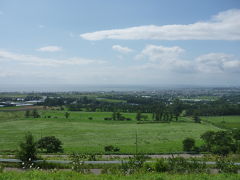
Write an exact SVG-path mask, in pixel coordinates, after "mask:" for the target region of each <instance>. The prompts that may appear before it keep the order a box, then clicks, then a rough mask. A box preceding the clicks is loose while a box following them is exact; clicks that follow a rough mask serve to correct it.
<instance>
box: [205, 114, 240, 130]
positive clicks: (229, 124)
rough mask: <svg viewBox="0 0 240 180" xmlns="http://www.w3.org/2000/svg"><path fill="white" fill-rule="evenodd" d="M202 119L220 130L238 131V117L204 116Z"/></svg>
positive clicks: (239, 123) (239, 119) (239, 124)
mask: <svg viewBox="0 0 240 180" xmlns="http://www.w3.org/2000/svg"><path fill="white" fill-rule="evenodd" d="M202 119H203V120H205V121H207V122H210V123H212V124H214V125H215V126H218V127H220V128H225V129H234V128H236V129H240V116H211V117H206V116H205V117H202Z"/></svg>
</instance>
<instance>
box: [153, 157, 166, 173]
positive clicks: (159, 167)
mask: <svg viewBox="0 0 240 180" xmlns="http://www.w3.org/2000/svg"><path fill="white" fill-rule="evenodd" d="M154 170H155V171H156V172H167V171H168V170H169V166H168V163H166V162H165V161H164V159H159V160H157V162H156V163H155V165H154Z"/></svg>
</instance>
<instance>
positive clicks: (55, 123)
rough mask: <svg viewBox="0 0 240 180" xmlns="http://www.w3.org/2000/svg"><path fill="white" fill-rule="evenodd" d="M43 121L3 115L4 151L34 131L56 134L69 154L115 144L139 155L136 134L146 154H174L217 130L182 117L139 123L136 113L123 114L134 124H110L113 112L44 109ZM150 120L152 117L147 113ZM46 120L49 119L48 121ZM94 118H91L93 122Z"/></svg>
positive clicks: (1, 141) (0, 134) (1, 137)
mask: <svg viewBox="0 0 240 180" xmlns="http://www.w3.org/2000/svg"><path fill="white" fill-rule="evenodd" d="M40 113H41V118H37V119H35V118H25V117H24V112H0V117H1V118H0V124H1V129H0V147H1V151H8V150H9V151H10V150H15V149H17V147H18V144H19V142H20V141H21V140H22V139H23V136H24V133H25V132H27V131H31V132H32V133H33V135H34V136H35V139H39V138H41V136H50V135H54V136H56V137H58V138H59V139H61V141H62V142H63V148H64V150H65V152H66V153H71V152H81V153H103V152H104V146H106V145H114V146H117V147H119V148H120V152H119V153H122V154H129V153H130V154H133V153H135V141H136V133H137V138H138V149H139V152H142V153H150V154H157V153H171V152H181V151H182V140H183V139H184V138H186V137H193V138H196V140H197V144H199V143H201V140H200V135H201V134H202V133H204V132H205V131H208V130H214V131H217V130H218V128H216V127H214V126H213V125H211V124H206V123H202V124H197V123H193V122H192V120H191V119H190V118H187V117H181V118H180V120H179V122H171V123H145V124H137V122H136V120H135V117H136V113H123V115H124V116H125V117H129V118H131V119H132V120H131V121H111V120H110V121H106V120H104V118H105V117H111V115H112V113H111V112H70V117H69V118H68V119H66V118H65V117H64V113H65V111H56V110H45V111H44V110H43V111H41V112H40ZM146 115H148V116H149V118H150V114H146ZM45 117H46V118H45ZM89 117H91V119H89Z"/></svg>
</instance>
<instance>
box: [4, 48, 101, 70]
mask: <svg viewBox="0 0 240 180" xmlns="http://www.w3.org/2000/svg"><path fill="white" fill-rule="evenodd" d="M0 60H1V61H2V62H3V61H16V62H20V63H22V64H27V65H37V66H63V65H88V64H103V63H105V61H103V60H95V59H86V58H79V57H74V58H68V59H52V58H41V57H38V56H32V55H25V54H16V53H12V52H9V51H5V50H0Z"/></svg>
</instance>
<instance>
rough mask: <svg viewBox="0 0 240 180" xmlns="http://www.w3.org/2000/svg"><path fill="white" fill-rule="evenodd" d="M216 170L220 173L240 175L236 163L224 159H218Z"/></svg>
mask: <svg viewBox="0 0 240 180" xmlns="http://www.w3.org/2000/svg"><path fill="white" fill-rule="evenodd" d="M216 168H217V169H219V172H220V173H238V169H239V167H238V166H237V165H234V162H232V161H230V160H227V159H226V158H223V157H220V158H218V159H217V162H216Z"/></svg>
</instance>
